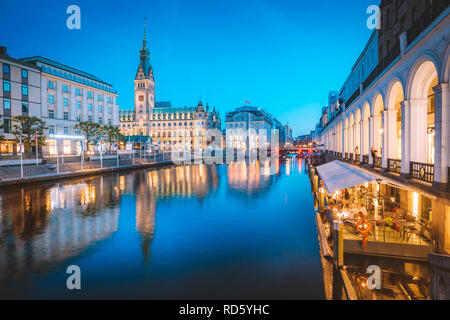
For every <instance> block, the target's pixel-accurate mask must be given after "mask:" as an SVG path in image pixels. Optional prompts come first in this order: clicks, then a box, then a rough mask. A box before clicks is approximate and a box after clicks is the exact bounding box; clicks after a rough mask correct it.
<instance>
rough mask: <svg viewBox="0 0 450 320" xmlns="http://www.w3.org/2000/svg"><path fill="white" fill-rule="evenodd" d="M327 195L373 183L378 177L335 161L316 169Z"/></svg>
mask: <svg viewBox="0 0 450 320" xmlns="http://www.w3.org/2000/svg"><path fill="white" fill-rule="evenodd" d="M316 169H317V172H318V173H319V176H320V178H321V179H322V181H323V183H324V186H325V189H326V190H327V192H328V193H332V192H335V191H338V190H343V189H346V188H351V187H355V186H359V185H361V184H364V183H366V182H373V181H375V180H377V179H378V177H377V176H376V175H374V174H372V173H369V172H366V171H362V170H360V169H358V168H356V167H354V166H351V165H349V164H346V163H344V162H341V161H338V160H335V161H332V162H328V163H326V164H323V165H321V166H318V167H316Z"/></svg>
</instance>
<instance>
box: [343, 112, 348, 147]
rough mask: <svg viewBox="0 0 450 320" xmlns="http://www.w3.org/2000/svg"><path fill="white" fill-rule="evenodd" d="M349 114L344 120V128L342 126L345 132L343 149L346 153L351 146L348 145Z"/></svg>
mask: <svg viewBox="0 0 450 320" xmlns="http://www.w3.org/2000/svg"><path fill="white" fill-rule="evenodd" d="M348 121H349V120H348V115H347V116H346V117H345V120H344V128H342V131H343V133H344V145H343V147H344V148H343V149H344V153H345V152H348V150H349V147H348V133H349V129H348V126H349V123H348Z"/></svg>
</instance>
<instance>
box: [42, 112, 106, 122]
mask: <svg viewBox="0 0 450 320" xmlns="http://www.w3.org/2000/svg"><path fill="white" fill-rule="evenodd" d="M48 117H49V118H50V119H55V110H52V109H50V110H48ZM63 120H69V113H68V112H64V113H63ZM76 121H78V122H80V121H81V115H80V114H77V120H76ZM88 121H89V122H92V116H88ZM98 123H99V124H103V118H102V117H99V118H98ZM108 124H109V125H111V124H112V122H111V119H108Z"/></svg>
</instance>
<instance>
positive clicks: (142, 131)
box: [134, 30, 155, 136]
mask: <svg viewBox="0 0 450 320" xmlns="http://www.w3.org/2000/svg"><path fill="white" fill-rule="evenodd" d="M154 106H155V79H154V78H153V68H152V66H151V64H150V52H149V51H148V49H147V39H146V34H145V30H144V40H143V42H142V49H141V51H140V62H139V67H138V69H137V72H136V77H135V78H134V110H135V116H136V118H135V121H136V122H137V125H138V128H139V130H138V132H137V134H138V135H143V136H147V135H149V134H150V132H149V130H150V118H151V115H152V112H153V108H154Z"/></svg>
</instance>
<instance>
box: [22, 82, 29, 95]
mask: <svg viewBox="0 0 450 320" xmlns="http://www.w3.org/2000/svg"><path fill="white" fill-rule="evenodd" d="M22 95H23V96H27V95H28V86H27V85H24V84H23V85H22Z"/></svg>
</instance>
